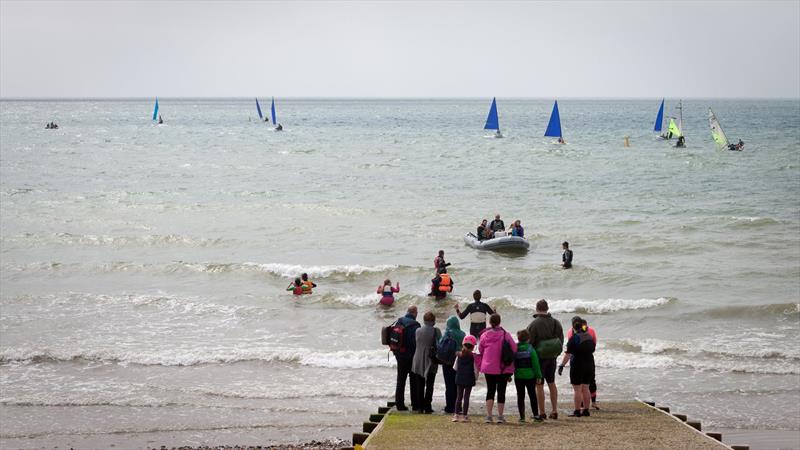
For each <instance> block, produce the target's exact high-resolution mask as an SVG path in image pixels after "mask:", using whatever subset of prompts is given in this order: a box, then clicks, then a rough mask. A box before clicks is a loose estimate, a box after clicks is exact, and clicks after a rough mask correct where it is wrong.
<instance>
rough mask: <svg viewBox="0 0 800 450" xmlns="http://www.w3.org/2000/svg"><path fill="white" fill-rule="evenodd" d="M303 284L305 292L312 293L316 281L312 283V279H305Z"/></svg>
mask: <svg viewBox="0 0 800 450" xmlns="http://www.w3.org/2000/svg"><path fill="white" fill-rule="evenodd" d="M303 286H304V289H303V294H311V288H313V287H314V283H312V282H311V280H306V281H303Z"/></svg>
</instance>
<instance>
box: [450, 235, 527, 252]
mask: <svg viewBox="0 0 800 450" xmlns="http://www.w3.org/2000/svg"><path fill="white" fill-rule="evenodd" d="M464 243H465V244H467V245H469V246H470V247H472V248H476V249H478V250H494V251H501V252H502V251H516V252H526V251H528V247H530V246H531V244H530V242H528V240H527V239H525V238H522V237H519V236H500V237H494V238H492V239H485V240H483V241H479V240H478V238H477V237H476V236H475V234H474V233H467V234H466V235H465V236H464Z"/></svg>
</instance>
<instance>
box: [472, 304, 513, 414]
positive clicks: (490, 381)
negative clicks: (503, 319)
mask: <svg viewBox="0 0 800 450" xmlns="http://www.w3.org/2000/svg"><path fill="white" fill-rule="evenodd" d="M489 325H491V328H488V329H486V330H485V331H484V332H483V333H482V334H481V339H480V344H479V345H478V349H479V350H480V354H481V372H483V374H484V375H485V376H486V423H492V422H494V420H493V419H492V409H493V408H494V394H495V391H497V423H506V418H505V416H503V410H504V409H505V406H506V385H507V384H508V380H509V379H510V378H511V375H513V374H514V361H513V360H512V361H511V362H510V363H509V364H508V365H504V364H503V341H505V342H507V343H508V345H509V346H510V347H511V351H512V352H513V353H516V351H517V343H516V342H514V338H513V337H512V336H511V334H509V333H508V331H506V330H504V329H503V327H501V326H500V314H496V313H495V314H492V315H491V317H489Z"/></svg>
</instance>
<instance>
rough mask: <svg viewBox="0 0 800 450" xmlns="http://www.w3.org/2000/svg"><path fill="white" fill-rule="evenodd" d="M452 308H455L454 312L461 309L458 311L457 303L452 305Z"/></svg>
mask: <svg viewBox="0 0 800 450" xmlns="http://www.w3.org/2000/svg"><path fill="white" fill-rule="evenodd" d="M453 309H455V310H456V312H459V313H460V312H461V311H459V310H458V303H456V304H455V305H453Z"/></svg>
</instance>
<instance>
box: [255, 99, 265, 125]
mask: <svg viewBox="0 0 800 450" xmlns="http://www.w3.org/2000/svg"><path fill="white" fill-rule="evenodd" d="M256 110H257V111H258V118H259V119H261V120H264V114H261V105H259V104H258V98H256Z"/></svg>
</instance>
